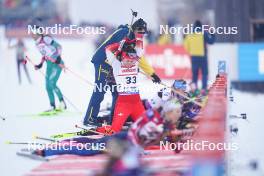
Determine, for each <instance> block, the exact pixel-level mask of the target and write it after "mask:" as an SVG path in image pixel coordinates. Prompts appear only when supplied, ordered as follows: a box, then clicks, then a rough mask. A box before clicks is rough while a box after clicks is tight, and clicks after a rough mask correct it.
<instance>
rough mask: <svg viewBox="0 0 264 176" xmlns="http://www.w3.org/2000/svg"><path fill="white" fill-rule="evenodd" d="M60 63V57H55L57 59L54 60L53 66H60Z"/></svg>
mask: <svg viewBox="0 0 264 176" xmlns="http://www.w3.org/2000/svg"><path fill="white" fill-rule="evenodd" d="M60 62H61V57H60V56H58V57H57V59H56V61H55V64H58V65H59V64H60Z"/></svg>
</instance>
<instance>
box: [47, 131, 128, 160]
mask: <svg viewBox="0 0 264 176" xmlns="http://www.w3.org/2000/svg"><path fill="white" fill-rule="evenodd" d="M111 139H119V140H127V132H120V133H116V134H114V135H112V136H104V137H102V138H100V139H90V138H86V137H81V138H73V139H72V140H73V141H75V142H76V143H79V144H84V145H85V144H90V146H88V147H90V148H89V149H87V148H84V147H83V148H81V147H77V146H65V147H64V148H63V147H58V148H56V149H55V150H54V148H52V147H51V148H49V147H48V148H46V149H45V150H44V156H52V155H63V154H72V155H80V156H91V155H97V154H101V153H103V151H104V150H105V147H106V143H107V142H108V141H109V140H111ZM100 147H101V148H100Z"/></svg>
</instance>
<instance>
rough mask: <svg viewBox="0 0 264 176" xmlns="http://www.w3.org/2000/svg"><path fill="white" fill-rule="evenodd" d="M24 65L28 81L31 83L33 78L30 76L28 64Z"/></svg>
mask: <svg viewBox="0 0 264 176" xmlns="http://www.w3.org/2000/svg"><path fill="white" fill-rule="evenodd" d="M23 67H24V71H25V73H26V76H27V79H28V82H29V83H30V84H31V83H32V81H31V78H30V76H29V73H28V69H27V66H26V64H23Z"/></svg>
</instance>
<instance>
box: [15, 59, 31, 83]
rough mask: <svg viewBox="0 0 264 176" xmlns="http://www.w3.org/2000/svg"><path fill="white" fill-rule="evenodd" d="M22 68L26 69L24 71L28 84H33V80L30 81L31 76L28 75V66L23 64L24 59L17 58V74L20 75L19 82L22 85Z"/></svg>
mask: <svg viewBox="0 0 264 176" xmlns="http://www.w3.org/2000/svg"><path fill="white" fill-rule="evenodd" d="M20 67H23V68H24V71H25V73H26V77H27V79H28V82H29V83H30V84H31V79H30V76H29V74H28V70H27V66H26V64H23V60H22V59H20V58H17V74H18V82H19V84H21V70H20Z"/></svg>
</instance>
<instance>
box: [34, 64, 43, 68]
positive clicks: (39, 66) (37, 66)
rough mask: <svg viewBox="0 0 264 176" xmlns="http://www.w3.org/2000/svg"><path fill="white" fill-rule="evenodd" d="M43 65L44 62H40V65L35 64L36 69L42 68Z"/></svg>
mask: <svg viewBox="0 0 264 176" xmlns="http://www.w3.org/2000/svg"><path fill="white" fill-rule="evenodd" d="M42 65H43V63H40V64H38V65H35V70H38V69H41V67H42Z"/></svg>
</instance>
